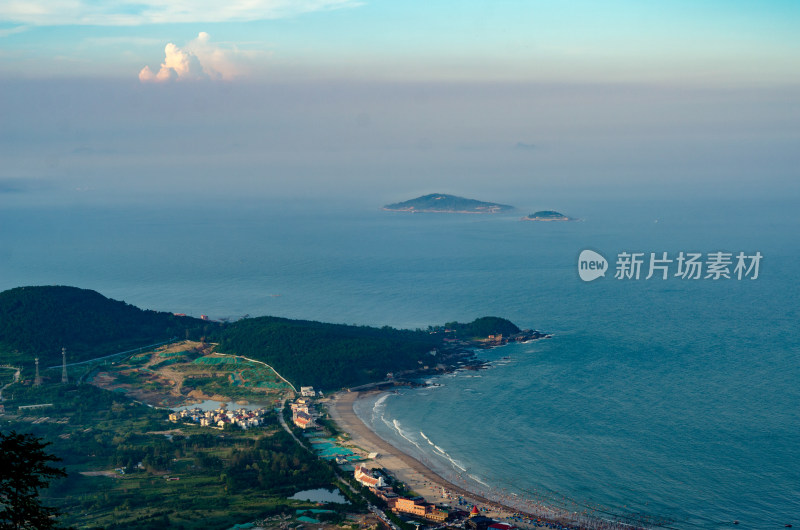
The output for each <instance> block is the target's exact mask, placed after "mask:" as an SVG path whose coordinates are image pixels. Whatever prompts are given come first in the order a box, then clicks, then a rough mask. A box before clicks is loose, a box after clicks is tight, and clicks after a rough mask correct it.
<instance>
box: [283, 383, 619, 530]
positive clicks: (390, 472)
mask: <svg viewBox="0 0 800 530" xmlns="http://www.w3.org/2000/svg"><path fill="white" fill-rule="evenodd" d="M359 395H361V394H360V393H359V392H348V391H343V392H339V393H337V394H336V395H333V396H330V397H329V398H327V399H323V398H321V397H320V395H319V394H318V393H316V392H315V391H314V389H313V388H311V387H303V388H301V391H300V393H299V396H298V397H297V398H296V399H295V400H294V401H293V402H292V403H290V404H289V408H290V410H291V418H292V423H293V424H294V425H295V426H296V427H297V428H298V430H299V432H300V433H301V434H302V438H304V439H305V440H306V441H307V442H308V443H309V444H310V446H311V447H312V449H313V450H314V451H315V452H316V453H317V454H318V455H319V456H320V457H321V458H324V459H328V460H330V461H332V462H335V463H336V464H337V466H338V467H339V469H340V471H341V473H342V474H343V476H345V477H346V476H349V477H351V479H352V484H355V485H358V486H360V487H361V488H363V491H364V493H365V494H367V496H368V498H371V499H372V500H373V501H374V502H375V503H376V505H377V506H379V508H377V510H378V511H379V512H381V513H387V514H388V513H391V514H392V516H393V519H389V518H387V517H382V518H381V520H382V523H383V526H386V527H389V528H393V529H397V528H400V526H398V525H397V524H396V523H397V522H400V523H402V524H409V525H413V526H414V527H415V528H465V529H468V530H487V529H490V530H514V529H517V528H553V529H564V530H566V529H578V528H588V527H586V526H582V525H576V524H572V523H570V522H568V521H566V520H563V519H561V518H559V517H549V518H548V517H546V516H544V515H533V514H529V513H522V512H519V511H518V510H515V509H513V508H509V507H505V506H502V505H501V504H499V503H497V502H494V501H489V500H487V499H481V497H480V496H478V495H474V494H471V493H470V492H467V491H465V490H463V489H461V488H459V487H457V486H454V485H452V484H449V483H448V482H446V481H444V480H443V479H441V478H440V477H438V476H437V475H435V474H433V472H431V471H430V470H428V469H424V471H423V472H422V473H419V472H418V470H421V469H422V468H424V466H422V464H420V463H419V462H416V461H414V460H413V459H411V457H409V456H407V455H402V454H400V453H399V451H397V450H396V449H394V448H393V447H391V446H389V445H388V444H387V443H386V442H383V441H382V440H380V442H382V443H380V442H379V441H378V440H379V439H377V436H376V435H375V434H374V433H372V432H371V431H369V428H368V427H366V426H365V425H364V424H363V423H362V422H361V421H360V420H358V419H357V417H356V416H355V414H353V409H352V404H353V403H354V402H355V400H356V399H357V397H358V396H359ZM343 413H349V419H345V418H344V417H343V416H344V414H343ZM326 419H333V420H334V423H333V425H335V428H336V429H341V430H342V431H343V432H339V433H338V435H337V436H330V435H331V433H330V432H328V428H327V427H326V426H325V424H326ZM354 419H355V421H354ZM367 431H369V433H367ZM368 437H369V438H372V439H367V438H368ZM302 438H301V442H302ZM303 443H305V442H303ZM410 461H411V465H409V462H410ZM411 468H416V470H415V469H411ZM384 510H385V512H384ZM548 515H551V516H552V515H557V514H554V513H551V514H548ZM608 528H615V527H612V526H609V527H608ZM626 528H633V527H631V526H627V527H626Z"/></svg>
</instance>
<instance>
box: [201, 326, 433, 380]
mask: <svg viewBox="0 0 800 530" xmlns="http://www.w3.org/2000/svg"><path fill="white" fill-rule="evenodd" d="M440 342H441V337H439V336H436V335H431V334H430V333H427V332H424V331H408V330H397V329H393V328H389V327H383V328H372V327H367V326H346V325H342V324H325V323H322V322H311V321H306V320H289V319H285V318H276V317H259V318H250V319H246V320H240V321H239V322H236V323H234V324H231V325H230V326H228V327H227V328H226V329H225V331H224V333H223V336H222V339H221V341H220V344H219V346H218V348H217V350H218V351H220V352H224V353H236V354H239V355H244V356H246V357H250V358H253V359H257V360H260V361H263V362H265V363H267V364H269V365H271V366H272V367H273V368H275V369H276V370H277V371H278V372H280V374H281V375H283V376H284V377H286V378H287V379H288V380H289V381H291V382H292V384H294V385H295V387H299V386H300V385H302V386H314V387H317V388H322V389H326V390H327V389H338V388H341V387H346V386H354V385H360V384H364V383H368V382H372V381H380V380H383V379H384V378H385V377H386V373H387V372H395V371H400V370H408V369H413V368H418V367H419V362H418V361H422V362H423V363H424V364H429V363H430V362H431V356H430V355H429V352H430V351H431V349H433V348H435V347H436V346H437V345H438V344H440Z"/></svg>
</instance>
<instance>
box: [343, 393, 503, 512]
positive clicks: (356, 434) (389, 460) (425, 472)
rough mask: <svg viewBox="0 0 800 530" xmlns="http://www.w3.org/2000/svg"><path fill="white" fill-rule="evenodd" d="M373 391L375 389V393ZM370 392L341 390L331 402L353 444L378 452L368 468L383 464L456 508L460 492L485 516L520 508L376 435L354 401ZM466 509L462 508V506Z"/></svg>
mask: <svg viewBox="0 0 800 530" xmlns="http://www.w3.org/2000/svg"><path fill="white" fill-rule="evenodd" d="M373 393H374V392H373ZM365 395H368V394H367V393H361V392H339V393H337V394H335V395H334V396H332V397H331V400H330V401H329V402H328V412H329V413H330V415H331V417H332V418H333V420H334V421H335V422H336V424H337V425H338V426H339V428H340V429H341V430H342V431H344V432H347V433H348V434H349V435H350V439H351V442H352V443H353V445H356V446H358V447H360V448H361V449H364V450H365V451H367V452H369V453H378V456H377V457H376V458H374V459H373V460H372V461H371V464H370V463H367V466H368V467H382V468H385V469H387V470H388V471H389V472H390V473H391V474H392V475H394V476H395V477H396V478H398V479H399V480H401V481H403V482H405V483H406V485H407V486H408V487H409V488H410V489H412V490H413V491H415V492H416V493H418V494H420V495H422V496H423V497H425V500H427V501H428V502H433V503H436V504H448V505H450V506H452V507H454V508H455V507H457V505H458V501H457V497H458V496H459V495H460V496H462V497H464V498H465V499H466V500H467V501H471V502H473V503H475V504H477V505H478V506H479V507H484V508H486V509H487V510H488V512H485V515H487V516H489V517H495V518H505V517H508V516H510V515H511V514H513V513H518V510H514V509H512V508H509V507H506V506H503V505H501V504H499V503H497V502H494V501H491V500H489V499H486V498H484V497H482V496H480V495H476V494H474V493H472V492H469V491H466V490H465V489H463V488H460V487H458V486H456V485H455V484H453V483H451V482H449V481H448V480H446V479H444V478H442V477H441V476H439V475H437V474H436V473H434V472H433V471H432V470H430V469H429V468H428V467H426V466H425V465H424V464H422V463H421V462H420V461H419V460H417V459H415V458H413V457H411V456H409V455H407V454H405V453H403V452H402V451H400V450H399V449H397V448H395V447H394V446H392V445H391V444H389V443H388V442H387V441H385V440H384V439H382V438H380V437H379V436H378V435H376V434H375V433H374V432H373V431H372V430H371V429H370V428H369V427H367V426H366V425H365V424H364V422H362V421H361V419H360V418H359V417H358V416H357V415H356V414H355V412H354V411H353V404H354V403H355V402H356V400H357V399H358V398H359V397H363V396H365ZM442 488H444V489H446V490H447V491H449V492H450V494H451V496H452V497H454V498H453V499H447V498H445V497H443V496H442ZM462 508H463V507H462Z"/></svg>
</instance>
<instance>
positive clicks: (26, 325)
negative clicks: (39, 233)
mask: <svg viewBox="0 0 800 530" xmlns="http://www.w3.org/2000/svg"><path fill="white" fill-rule="evenodd" d="M217 326H218V325H216V324H213V323H209V322H206V321H203V320H199V319H196V318H191V317H178V316H175V315H173V314H171V313H162V312H157V311H146V310H142V309H139V308H137V307H134V306H132V305H130V304H126V303H125V302H120V301H117V300H112V299H110V298H106V297H105V296H103V295H101V294H100V293H98V292H95V291H91V290H88V289H78V288H76V287H65V286H42V287H17V288H15V289H10V290H8V291H3V292H2V293H0V362H2V363H11V364H14V363H22V364H31V363H32V362H33V358H34V357H39V359H40V362H41V363H42V364H43V365H44V366H48V365H53V364H58V363H60V362H61V348H62V347H65V348H67V352H68V360H69V362H78V361H82V360H86V359H91V358H94V357H99V356H102V355H109V354H112V353H117V352H120V351H124V350H128V349H132V348H138V347H140V346H144V345H147V344H153V343H156V342H162V341H165V340H168V339H170V338H172V337H180V338H185V337H186V334H187V330H188V333H189V335H190V336H191V337H193V338H196V337H198V336H200V335H201V334H203V333H206V332H210V331H213V328H216V327H217ZM209 328H211V329H209Z"/></svg>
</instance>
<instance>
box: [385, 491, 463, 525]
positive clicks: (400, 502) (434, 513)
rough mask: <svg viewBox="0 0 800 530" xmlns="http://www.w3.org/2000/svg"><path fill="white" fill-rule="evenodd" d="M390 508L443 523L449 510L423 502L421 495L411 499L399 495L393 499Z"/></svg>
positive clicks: (448, 514)
mask: <svg viewBox="0 0 800 530" xmlns="http://www.w3.org/2000/svg"><path fill="white" fill-rule="evenodd" d="M392 509H393V510H394V511H395V512H397V513H402V514H406V515H414V516H417V517H421V518H423V519H427V520H428V521H433V522H435V523H443V522H445V521H446V520H447V518H448V517H449V516H450V513H449V512H447V511H445V510H442V509H439V508H437V507H436V506H434V505H433V504H430V503H428V502H425V500H424V499H423V498H422V497H415V498H413V499H407V498H405V497H399V498H398V499H397V500H396V501H395V503H394V506H393V507H392Z"/></svg>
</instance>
